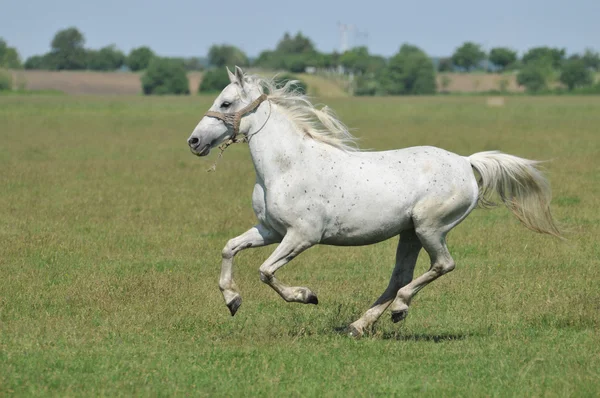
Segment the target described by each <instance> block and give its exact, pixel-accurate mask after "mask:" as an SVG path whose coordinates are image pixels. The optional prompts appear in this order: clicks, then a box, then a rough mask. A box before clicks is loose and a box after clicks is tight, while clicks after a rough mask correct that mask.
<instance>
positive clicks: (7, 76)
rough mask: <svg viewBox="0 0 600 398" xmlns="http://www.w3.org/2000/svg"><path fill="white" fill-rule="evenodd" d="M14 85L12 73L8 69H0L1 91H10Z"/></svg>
mask: <svg viewBox="0 0 600 398" xmlns="http://www.w3.org/2000/svg"><path fill="white" fill-rule="evenodd" d="M12 87H13V79H12V74H11V73H10V72H7V71H3V70H0V91H10V90H12Z"/></svg>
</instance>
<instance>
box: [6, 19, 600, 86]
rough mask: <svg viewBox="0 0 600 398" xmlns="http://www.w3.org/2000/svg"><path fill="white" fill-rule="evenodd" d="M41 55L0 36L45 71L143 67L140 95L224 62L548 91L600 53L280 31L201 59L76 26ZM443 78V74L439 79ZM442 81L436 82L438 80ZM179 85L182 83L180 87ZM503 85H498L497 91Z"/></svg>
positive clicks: (212, 77) (12, 58) (391, 82)
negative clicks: (374, 49)
mask: <svg viewBox="0 0 600 398" xmlns="http://www.w3.org/2000/svg"><path fill="white" fill-rule="evenodd" d="M50 47H51V48H50V51H49V52H48V53H47V54H43V55H36V56H32V57H29V58H28V59H27V60H26V61H25V62H24V63H23V64H21V60H20V58H19V55H18V52H17V51H16V49H14V48H12V47H9V46H8V45H7V43H6V42H4V41H3V40H2V39H0V67H4V68H10V69H17V68H21V67H24V68H26V69H47V70H84V69H88V70H104V71H110V70H118V69H123V68H125V69H129V70H132V71H142V70H143V71H145V74H144V75H143V76H142V85H143V87H144V92H145V93H147V94H151V93H158V94H166V93H176V94H185V93H187V92H188V91H189V89H188V86H187V77H186V76H185V73H186V71H190V70H202V69H205V68H207V69H208V70H207V71H206V73H205V74H204V76H203V83H202V84H201V86H200V87H199V89H200V91H201V92H206V91H218V90H221V89H222V88H223V86H224V85H226V84H227V82H228V79H227V74H226V73H225V70H224V66H230V67H233V66H234V65H238V66H242V67H244V66H246V67H247V66H252V67H255V68H260V69H267V70H278V71H287V72H289V73H301V72H307V71H309V72H312V73H314V72H318V73H328V74H338V75H344V76H346V77H348V79H349V80H350V81H351V85H350V89H351V91H352V92H353V94H355V95H420V94H434V93H436V92H437V80H436V73H444V72H458V73H461V72H464V73H468V72H473V71H486V72H494V73H507V72H510V73H515V74H516V75H517V82H518V84H519V85H521V86H524V87H525V88H526V90H527V91H528V92H532V93H540V92H549V90H551V85H552V84H553V83H554V82H560V83H561V84H562V87H565V88H566V90H569V91H577V90H580V91H581V90H585V89H588V90H589V89H590V88H593V90H597V92H599V93H600V87H598V84H595V78H594V76H595V75H594V74H595V73H596V72H598V71H600V54H598V53H597V52H595V51H593V50H590V49H588V50H586V51H585V52H584V53H583V54H572V55H570V56H567V53H566V50H565V49H560V48H551V47H535V48H531V49H529V50H528V51H527V52H525V54H523V56H522V57H519V56H518V54H517V52H516V51H514V50H512V49H510V48H508V47H496V48H492V49H491V50H490V51H489V52H486V51H484V50H483V49H482V47H481V46H480V45H478V44H477V43H473V42H465V43H463V44H462V45H460V46H459V47H458V48H456V50H455V51H454V52H453V54H452V55H451V56H449V57H444V58H439V59H433V58H431V57H430V56H428V55H427V54H426V53H425V52H424V51H423V50H422V49H420V48H419V47H417V46H414V45H410V44H403V45H402V46H401V47H400V49H399V51H398V52H397V53H396V54H394V55H393V56H391V57H389V58H386V57H383V56H380V55H375V54H371V53H369V50H368V48H367V47H355V48H352V49H350V50H348V51H345V52H344V53H341V54H340V53H338V52H336V51H334V52H332V53H322V52H319V51H318V50H317V49H316V47H315V45H314V43H313V42H312V41H311V40H310V39H309V38H308V37H306V36H304V35H303V34H302V33H300V32H298V33H297V34H295V35H291V34H289V33H285V34H284V36H283V37H282V38H281V39H280V40H279V42H278V43H277V45H276V47H275V48H274V49H272V50H266V51H263V52H261V53H260V54H259V55H258V57H256V58H255V59H251V58H250V57H248V56H247V54H245V53H244V52H243V51H242V50H241V49H239V48H237V47H235V46H232V45H227V44H223V45H213V46H212V47H211V48H210V50H209V52H208V54H207V56H206V58H200V57H193V58H164V57H159V56H157V55H156V54H155V53H154V52H153V51H152V50H151V49H150V48H149V47H139V48H135V49H133V50H131V52H130V53H129V54H127V55H126V54H124V53H123V52H122V51H120V50H119V49H118V48H117V47H116V46H115V45H109V46H106V47H103V48H101V49H98V50H96V49H87V48H85V38H84V36H83V34H82V33H81V32H80V31H79V30H77V29H76V28H73V27H72V28H68V29H64V30H61V31H59V32H57V33H56V35H55V36H54V38H53V39H52V41H51V45H50ZM446 81H447V80H446ZM442 85H443V83H442ZM184 86H185V88H184ZM502 90H505V87H504V88H502V87H500V91H502Z"/></svg>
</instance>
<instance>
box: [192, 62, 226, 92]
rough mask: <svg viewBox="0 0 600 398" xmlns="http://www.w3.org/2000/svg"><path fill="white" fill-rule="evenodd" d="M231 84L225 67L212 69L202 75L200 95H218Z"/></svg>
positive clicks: (199, 88)
mask: <svg viewBox="0 0 600 398" xmlns="http://www.w3.org/2000/svg"><path fill="white" fill-rule="evenodd" d="M229 83H230V81H229V75H228V74H227V70H226V69H225V68H224V67H222V68H215V69H211V70H208V71H206V72H205V73H203V74H202V81H200V86H199V87H198V93H199V94H204V93H218V92H220V91H222V90H223V89H224V88H225V87H227V86H228V85H229Z"/></svg>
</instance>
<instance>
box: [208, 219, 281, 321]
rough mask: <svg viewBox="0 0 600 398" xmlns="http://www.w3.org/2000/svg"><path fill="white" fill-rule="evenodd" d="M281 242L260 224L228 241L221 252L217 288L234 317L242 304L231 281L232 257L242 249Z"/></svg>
mask: <svg viewBox="0 0 600 398" xmlns="http://www.w3.org/2000/svg"><path fill="white" fill-rule="evenodd" d="M277 242H281V237H280V236H279V234H277V233H276V232H273V231H271V230H270V229H268V228H266V227H264V226H263V225H262V224H258V225H255V226H254V227H252V228H250V229H249V230H248V231H246V232H244V233H243V234H241V235H240V236H238V237H235V238H233V239H230V240H229V241H228V242H227V244H226V245H225V247H224V248H223V251H222V253H221V254H222V256H223V261H222V263H221V277H220V278H219V288H220V289H221V293H223V298H224V299H225V304H227V307H228V308H229V311H230V312H231V316H234V315H235V313H236V312H237V310H238V308H240V305H241V304H242V297H241V296H240V291H239V289H238V287H237V285H236V284H235V282H234V281H233V257H234V256H235V255H236V254H237V253H239V252H241V251H242V250H244V249H248V248H251V247H260V246H266V245H270V244H271V243H277Z"/></svg>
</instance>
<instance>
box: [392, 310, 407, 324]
mask: <svg viewBox="0 0 600 398" xmlns="http://www.w3.org/2000/svg"><path fill="white" fill-rule="evenodd" d="M407 315H408V308H407V309H405V310H400V311H397V312H392V322H394V323H398V322H400V321H402V320H403V319H404V318H406V316H407Z"/></svg>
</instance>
